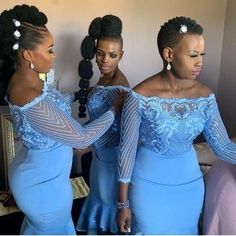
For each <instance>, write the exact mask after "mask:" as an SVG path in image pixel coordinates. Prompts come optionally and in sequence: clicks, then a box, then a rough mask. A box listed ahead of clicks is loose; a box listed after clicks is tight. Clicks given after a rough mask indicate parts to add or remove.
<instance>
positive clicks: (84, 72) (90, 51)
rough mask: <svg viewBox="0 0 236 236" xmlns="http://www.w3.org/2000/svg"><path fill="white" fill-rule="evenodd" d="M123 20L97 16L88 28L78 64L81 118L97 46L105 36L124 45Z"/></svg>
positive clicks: (84, 112)
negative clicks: (122, 34)
mask: <svg viewBox="0 0 236 236" xmlns="http://www.w3.org/2000/svg"><path fill="white" fill-rule="evenodd" d="M121 31H122V21H121V19H120V18H119V17H117V16H114V15H105V16H103V17H102V18H101V17H97V18H95V19H94V20H93V21H92V22H91V24H90V26H89V30H88V35H87V36H86V37H85V38H84V39H83V41H82V44H81V47H80V50H81V54H82V57H83V59H82V60H81V61H80V63H79V66H78V73H79V76H80V78H81V79H80V81H79V87H80V90H79V104H80V105H79V113H78V116H79V118H85V117H86V103H87V96H88V88H89V80H90V79H91V78H92V76H93V65H92V62H91V60H92V59H93V58H94V55H95V53H96V46H97V43H98V41H99V40H101V39H103V38H107V37H109V38H116V39H119V40H120V42H121V46H122V47H123V39H122V36H121Z"/></svg>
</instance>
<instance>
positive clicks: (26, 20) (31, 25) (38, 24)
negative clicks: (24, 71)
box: [0, 4, 47, 104]
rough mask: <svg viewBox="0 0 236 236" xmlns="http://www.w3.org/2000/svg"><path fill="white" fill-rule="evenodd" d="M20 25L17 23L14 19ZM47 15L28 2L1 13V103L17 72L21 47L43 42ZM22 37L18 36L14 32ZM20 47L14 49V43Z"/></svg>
mask: <svg viewBox="0 0 236 236" xmlns="http://www.w3.org/2000/svg"><path fill="white" fill-rule="evenodd" d="M15 20H16V21H18V22H19V23H20V25H17V26H16V25H15V23H14V21H15ZM46 23H47V17H46V15H45V14H44V13H42V12H40V11H39V10H38V8H37V7H35V6H29V5H26V4H23V5H16V6H14V7H13V8H12V9H9V10H5V11H3V12H2V13H1V15H0V88H1V89H0V103H1V104H4V100H3V98H4V96H5V93H6V89H7V87H8V83H9V80H10V78H11V76H12V75H13V73H14V72H15V63H16V62H17V60H18V52H19V50H20V49H29V50H34V49H35V48H36V46H37V45H38V44H39V43H40V42H41V40H42V38H43V33H44V32H46V31H47V28H46V26H45V25H46ZM16 31H18V32H19V33H20V37H19V38H16V37H15V36H14V32H16ZM15 44H18V45H19V48H18V49H16V50H14V49H13V45H15Z"/></svg>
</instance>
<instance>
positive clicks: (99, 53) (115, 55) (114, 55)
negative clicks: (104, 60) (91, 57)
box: [96, 51, 118, 59]
mask: <svg viewBox="0 0 236 236" xmlns="http://www.w3.org/2000/svg"><path fill="white" fill-rule="evenodd" d="M96 54H97V56H99V57H102V56H103V55H104V53H103V52H99V51H97V52H96ZM109 56H110V58H112V59H114V58H117V56H118V55H117V54H113V53H109Z"/></svg>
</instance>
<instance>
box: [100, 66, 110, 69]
mask: <svg viewBox="0 0 236 236" xmlns="http://www.w3.org/2000/svg"><path fill="white" fill-rule="evenodd" d="M100 69H101V70H109V69H110V67H109V66H104V65H101V66H100Z"/></svg>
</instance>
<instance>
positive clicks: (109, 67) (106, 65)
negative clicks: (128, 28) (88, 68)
mask: <svg viewBox="0 0 236 236" xmlns="http://www.w3.org/2000/svg"><path fill="white" fill-rule="evenodd" d="M122 54H123V51H122V48H121V42H120V40H119V39H112V38H103V39H100V40H99V41H98V44H97V51H96V62H97V65H98V67H99V70H100V71H101V73H102V74H109V73H111V72H113V71H115V69H116V68H117V67H118V63H119V61H120V59H121V57H122Z"/></svg>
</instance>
